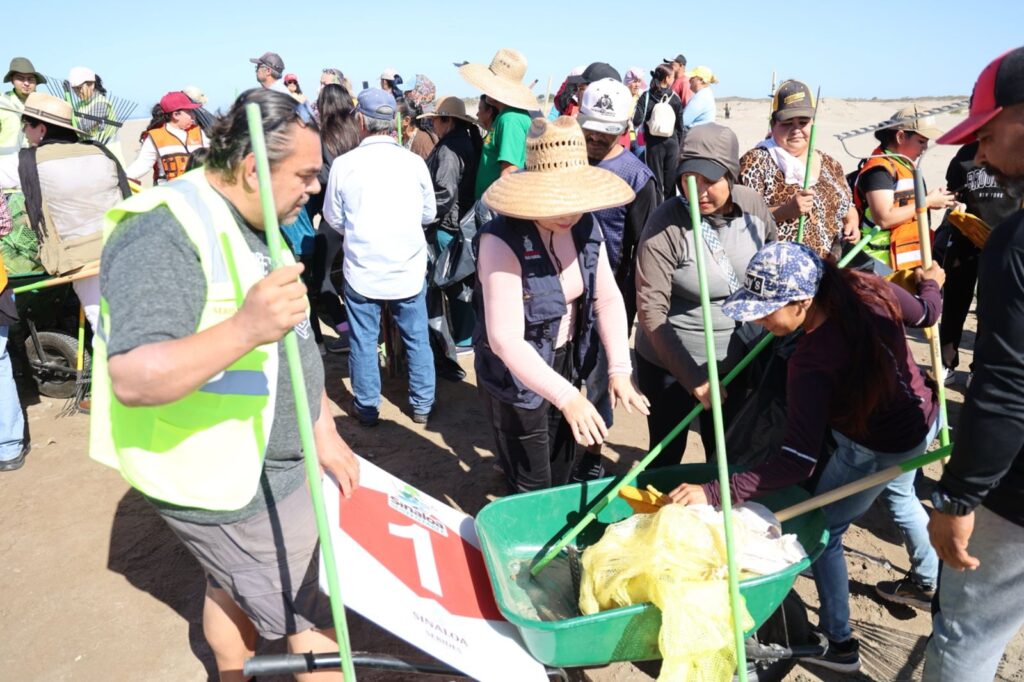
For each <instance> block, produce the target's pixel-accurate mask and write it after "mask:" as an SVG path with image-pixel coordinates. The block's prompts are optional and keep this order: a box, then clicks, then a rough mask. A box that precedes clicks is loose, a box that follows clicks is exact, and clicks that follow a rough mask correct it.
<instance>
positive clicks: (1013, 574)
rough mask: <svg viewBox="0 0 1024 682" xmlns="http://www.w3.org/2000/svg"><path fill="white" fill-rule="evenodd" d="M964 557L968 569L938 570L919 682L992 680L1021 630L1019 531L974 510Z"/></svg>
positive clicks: (1023, 568)
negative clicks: (971, 563)
mask: <svg viewBox="0 0 1024 682" xmlns="http://www.w3.org/2000/svg"><path fill="white" fill-rule="evenodd" d="M967 551H968V553H969V554H970V555H971V556H974V557H977V558H978V559H979V560H980V561H981V565H980V566H978V568H977V569H975V570H973V571H962V572H961V571H955V570H953V569H951V568H949V567H948V566H943V568H942V579H941V580H940V581H939V608H938V610H937V612H936V613H935V616H934V617H933V618H932V637H931V639H930V640H929V641H928V648H927V650H926V653H925V658H924V678H923V679H924V682H954V681H955V682H960V681H961V680H991V679H993V678H994V677H995V676H996V670H997V669H998V667H999V659H1000V658H1001V657H1002V655H1003V651H1004V650H1005V649H1006V645H1007V644H1008V643H1009V641H1010V639H1012V638H1013V636H1014V635H1016V634H1017V632H1018V631H1019V630H1020V628H1021V626H1024V609H1022V608H1021V604H1024V527H1021V526H1018V525H1017V524H1016V523H1013V522H1012V521H1008V520H1007V519H1004V518H1003V517H1002V516H999V515H998V514H996V513H995V512H991V511H989V510H988V509H986V508H984V507H978V508H977V509H976V510H975V512H974V533H972V534H971V544H970V546H969V547H968V550H967Z"/></svg>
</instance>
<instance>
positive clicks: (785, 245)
mask: <svg viewBox="0 0 1024 682" xmlns="http://www.w3.org/2000/svg"><path fill="white" fill-rule="evenodd" d="M823 271H824V265H823V264H822V262H821V258H819V257H818V254H816V253H815V252H814V251H813V250H812V249H811V248H809V247H807V246H805V245H803V244H795V243H793V242H773V243H771V244H768V245H766V246H765V247H764V248H762V249H761V250H760V251H758V252H757V253H756V254H754V257H753V258H751V259H750V263H749V264H748V265H747V277H746V279H745V280H744V282H743V288H742V289H739V290H737V291H736V292H734V293H733V294H732V295H731V296H729V298H728V299H726V301H725V305H723V306H722V312H724V313H725V314H726V315H728V316H729V317H731V318H732V319H734V320H737V321H739V322H750V321H752V320H759V319H761V318H762V317H765V316H766V315H771V314H772V313H774V312H775V311H776V310H778V309H779V308H782V307H783V306H784V305H786V304H787V303H792V302H793V301H806V300H807V299H809V298H814V295H815V294H816V293H818V283H819V282H820V281H821V275H822V272H823Z"/></svg>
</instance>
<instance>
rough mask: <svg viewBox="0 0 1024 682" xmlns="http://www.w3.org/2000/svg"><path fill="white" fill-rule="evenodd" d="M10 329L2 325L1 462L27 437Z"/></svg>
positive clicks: (14, 454) (13, 455)
mask: <svg viewBox="0 0 1024 682" xmlns="http://www.w3.org/2000/svg"><path fill="white" fill-rule="evenodd" d="M0 267H3V266H0ZM8 330H9V328H8V327H7V326H4V325H0V462H6V461H9V460H12V459H15V458H17V457H18V455H20V454H21V449H22V447H23V445H24V443H23V440H24V437H25V417H24V416H23V415H22V413H21V401H20V400H19V399H18V387H17V386H16V385H15V383H14V371H13V370H12V369H11V356H10V354H9V353H8V352H7V332H8Z"/></svg>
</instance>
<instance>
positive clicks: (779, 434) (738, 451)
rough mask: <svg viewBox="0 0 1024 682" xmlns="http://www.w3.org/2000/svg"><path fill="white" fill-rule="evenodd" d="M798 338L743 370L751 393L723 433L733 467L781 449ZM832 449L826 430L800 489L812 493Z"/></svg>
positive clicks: (784, 342) (778, 344) (782, 340)
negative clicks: (789, 373)
mask: <svg viewBox="0 0 1024 682" xmlns="http://www.w3.org/2000/svg"><path fill="white" fill-rule="evenodd" d="M872 260H873V259H872ZM802 335H803V332H802V331H797V332H794V333H792V334H790V335H789V336H786V337H782V338H777V339H775V342H774V343H773V344H772V348H771V350H770V351H769V352H767V353H766V355H767V359H766V360H765V361H764V362H755V363H754V365H753V366H752V367H751V368H749V369H748V370H747V371H750V372H751V373H752V380H751V385H752V386H753V387H754V388H753V391H752V392H751V393H750V395H749V396H748V398H747V401H746V403H745V404H744V405H743V407H742V408H741V409H740V411H739V413H738V414H737V415H736V416H735V417H734V418H733V419H732V422H731V423H730V424H729V425H728V428H727V429H726V431H725V443H726V452H728V453H729V463H730V464H732V465H733V466H736V467H738V468H740V469H750V468H751V467H754V466H756V465H758V464H760V463H761V462H763V461H764V460H766V459H767V458H768V457H771V456H772V455H774V454H775V453H777V452H779V450H780V449H781V448H782V442H783V440H784V439H785V437H786V418H787V416H788V411H787V409H788V408H787V404H786V377H787V371H788V367H789V358H790V357H792V355H793V353H794V352H795V351H796V344H797V342H798V341H799V340H800V337H801V336H802ZM835 447H836V444H835V439H834V438H833V437H832V431H831V429H829V430H828V435H827V437H826V438H825V442H824V444H823V446H822V451H821V452H820V453H817V457H818V462H817V464H816V465H815V467H814V473H813V474H812V475H811V477H810V478H808V479H807V480H806V481H803V482H801V484H800V485H801V486H802V487H803V488H805V489H806V490H808V491H810V492H813V491H814V489H815V487H816V486H817V483H818V479H819V478H820V477H821V473H822V471H824V470H825V466H826V465H827V464H828V461H829V460H830V459H831V458H832V453H833V452H835Z"/></svg>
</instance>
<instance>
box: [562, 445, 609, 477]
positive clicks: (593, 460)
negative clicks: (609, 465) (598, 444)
mask: <svg viewBox="0 0 1024 682" xmlns="http://www.w3.org/2000/svg"><path fill="white" fill-rule="evenodd" d="M599 478H604V459H602V457H601V455H598V454H596V453H593V452H590V451H589V450H585V451H584V452H583V456H582V457H580V461H579V462H578V463H577V464H576V469H575V470H573V472H572V478H571V479H570V482H572V483H586V482H587V481H595V480H597V479H599Z"/></svg>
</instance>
